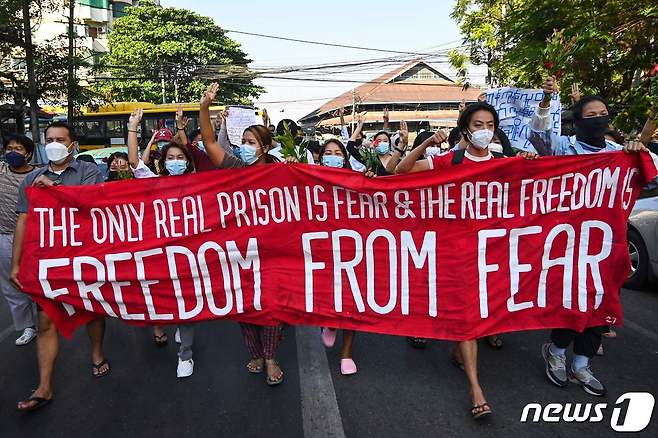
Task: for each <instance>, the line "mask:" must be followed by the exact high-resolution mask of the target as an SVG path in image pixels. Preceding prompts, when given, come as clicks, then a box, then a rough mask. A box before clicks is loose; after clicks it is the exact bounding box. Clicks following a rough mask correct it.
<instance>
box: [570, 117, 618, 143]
mask: <svg viewBox="0 0 658 438" xmlns="http://www.w3.org/2000/svg"><path fill="white" fill-rule="evenodd" d="M574 125H575V128H576V138H577V139H578V140H580V141H583V142H585V143H587V144H588V145H591V146H597V147H601V148H602V147H604V146H605V137H604V134H605V132H606V131H607V130H608V125H610V116H600V117H590V118H588V119H581V120H578V119H576V120H574Z"/></svg>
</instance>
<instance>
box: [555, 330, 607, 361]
mask: <svg viewBox="0 0 658 438" xmlns="http://www.w3.org/2000/svg"><path fill="white" fill-rule="evenodd" d="M606 331H608V326H607V325H603V326H598V327H588V328H586V329H585V331H583V332H577V331H576V330H571V329H553V330H552V331H551V341H552V342H553V343H554V344H555V345H556V346H558V347H559V348H568V347H569V345H571V344H572V343H573V352H574V353H575V354H578V355H581V356H587V357H588V358H590V359H591V358H593V357H594V355H595V354H596V350H598V349H599V346H600V345H601V335H603V333H605V332H606Z"/></svg>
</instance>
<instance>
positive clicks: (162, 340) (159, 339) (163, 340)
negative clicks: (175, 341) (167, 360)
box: [153, 333, 169, 347]
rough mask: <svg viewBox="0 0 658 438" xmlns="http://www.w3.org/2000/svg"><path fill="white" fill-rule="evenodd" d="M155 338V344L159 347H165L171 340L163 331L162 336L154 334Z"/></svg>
mask: <svg viewBox="0 0 658 438" xmlns="http://www.w3.org/2000/svg"><path fill="white" fill-rule="evenodd" d="M153 340H154V341H155V345H157V346H158V347H164V346H165V345H167V343H168V342H169V338H167V334H166V333H163V334H161V335H160V336H158V335H156V334H154V335H153Z"/></svg>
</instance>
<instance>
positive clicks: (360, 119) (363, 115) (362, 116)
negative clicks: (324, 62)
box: [356, 111, 367, 127]
mask: <svg viewBox="0 0 658 438" xmlns="http://www.w3.org/2000/svg"><path fill="white" fill-rule="evenodd" d="M366 112H367V111H364V112H362V113H359V114H357V115H356V124H357V125H358V126H360V127H363V124H364V123H365V122H366Z"/></svg>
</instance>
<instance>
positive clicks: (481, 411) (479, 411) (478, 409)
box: [471, 402, 491, 420]
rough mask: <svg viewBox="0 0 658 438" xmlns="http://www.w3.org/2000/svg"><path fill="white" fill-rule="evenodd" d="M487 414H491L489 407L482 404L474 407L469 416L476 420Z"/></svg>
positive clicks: (486, 404) (487, 404) (485, 403)
mask: <svg viewBox="0 0 658 438" xmlns="http://www.w3.org/2000/svg"><path fill="white" fill-rule="evenodd" d="M489 414H491V406H489V403H487V402H484V403H482V404H481V405H475V406H473V407H472V408H471V416H472V417H473V419H474V420H477V419H479V418H482V417H484V416H487V415H489Z"/></svg>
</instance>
